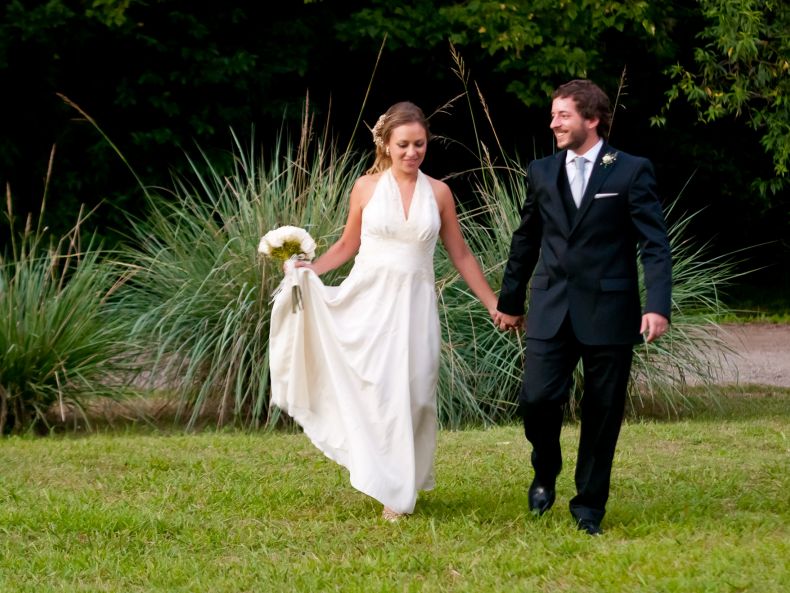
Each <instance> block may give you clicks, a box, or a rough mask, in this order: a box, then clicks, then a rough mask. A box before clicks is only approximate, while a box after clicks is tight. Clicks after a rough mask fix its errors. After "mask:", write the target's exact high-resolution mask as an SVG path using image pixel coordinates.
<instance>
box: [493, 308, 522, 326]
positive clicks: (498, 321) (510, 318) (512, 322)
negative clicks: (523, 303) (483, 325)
mask: <svg viewBox="0 0 790 593" xmlns="http://www.w3.org/2000/svg"><path fill="white" fill-rule="evenodd" d="M494 324H495V325H496V326H497V327H498V328H499V329H501V330H503V331H504V330H510V331H518V330H520V329H522V328H523V327H524V316H523V315H508V314H507V313H502V311H497V312H496V315H495V316H494Z"/></svg>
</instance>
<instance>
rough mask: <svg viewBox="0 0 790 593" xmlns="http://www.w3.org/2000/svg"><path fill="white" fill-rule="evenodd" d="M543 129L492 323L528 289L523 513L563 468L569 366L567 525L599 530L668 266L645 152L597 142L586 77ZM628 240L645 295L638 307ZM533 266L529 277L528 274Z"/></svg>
mask: <svg viewBox="0 0 790 593" xmlns="http://www.w3.org/2000/svg"><path fill="white" fill-rule="evenodd" d="M552 99H553V101H552V105H551V129H552V131H553V132H554V136H555V138H556V141H557V147H558V148H560V149H562V150H561V152H559V153H557V154H555V155H553V156H550V157H546V158H543V159H540V160H536V161H533V162H532V163H531V164H530V166H529V169H528V172H527V183H528V191H527V198H526V201H525V203H524V206H523V209H522V212H521V224H520V225H519V227H518V228H517V229H516V231H515V232H514V233H513V239H512V242H511V247H510V256H509V258H508V261H507V266H506V268H505V274H504V278H503V280H502V290H501V292H500V295H499V304H498V314H497V317H496V320H495V321H496V323H497V324H498V325H499V327H500V329H516V328H518V327H520V326H521V325H522V324H523V315H524V301H525V297H526V292H527V283H528V281H529V279H530V277H532V281H531V283H530V284H529V289H530V299H529V315H528V318H527V323H526V355H525V368H524V381H523V384H522V387H521V394H520V397H519V404H520V411H521V413H522V415H523V419H524V433H525V435H526V437H527V439H528V440H529V442H530V443H531V444H532V466H533V468H534V470H535V478H534V480H533V482H532V484H531V486H530V488H529V507H530V510H531V511H533V512H534V513H536V514H538V515H542V514H543V513H545V512H546V511H548V510H549V509H550V508H551V506H552V504H554V499H555V490H554V485H555V480H556V478H557V474H559V472H560V468H561V466H562V454H561V451H560V429H561V426H562V420H563V408H564V405H565V403H566V402H567V401H568V397H569V393H570V389H571V385H572V382H573V371H574V369H575V368H576V366H577V364H578V362H579V360H581V362H582V367H583V371H584V393H583V396H582V399H581V436H580V439H579V450H578V457H577V460H576V474H575V479H576V496H574V497H573V498H572V499H571V501H570V511H571V515H572V516H573V518H574V520H575V522H576V525H577V527H578V528H579V529H581V530H582V531H585V532H586V533H588V534H590V535H599V534H601V533H602V531H601V519H602V518H603V516H604V513H605V506H606V501H607V499H608V497H609V481H610V475H611V470H612V460H613V458H614V451H615V445H616V443H617V438H618V436H619V433H620V424H621V422H622V418H623V412H624V409H625V398H626V390H627V387H628V379H629V373H630V370H631V359H632V349H633V346H634V344H637V343H639V342H641V341H642V340H643V339H644V340H645V341H647V342H652V341H653V340H655V339H656V338H658V337H660V336H661V335H662V334H664V332H666V331H667V328H668V326H669V316H670V306H671V287H672V261H671V257H670V250H669V241H668V239H667V233H666V226H665V222H664V215H663V212H662V209H661V205H660V203H659V200H658V197H657V196H656V181H655V178H654V175H653V167H652V166H651V164H650V162H649V161H648V160H647V159H644V158H640V157H636V156H632V155H630V154H626V153H624V152H622V151H620V150H617V149H615V148H613V147H612V146H609V145H608V144H607V143H606V137H607V132H608V129H609V124H610V122H611V108H610V104H609V99H608V97H607V96H606V94H605V93H604V92H603V91H602V90H601V89H600V88H599V87H598V86H596V85H595V84H594V83H592V82H591V81H589V80H573V81H571V82H568V83H567V84H564V85H562V86H560V87H559V88H558V89H557V90H556V91H555V92H554V94H553V96H552ZM637 246H638V254H639V260H640V261H641V264H642V269H643V272H644V283H645V287H646V289H647V298H646V302H645V306H644V313H643V312H642V311H641V310H640V299H639V283H638V270H637ZM533 272H534V275H533Z"/></svg>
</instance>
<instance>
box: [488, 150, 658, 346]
mask: <svg viewBox="0 0 790 593" xmlns="http://www.w3.org/2000/svg"><path fill="white" fill-rule="evenodd" d="M565 157H566V151H564V150H563V151H562V152H559V153H557V154H555V155H553V156H550V157H546V158H543V159H540V160H536V161H533V162H532V163H530V166H529V169H528V171H527V184H528V189H527V198H526V201H525V203H524V206H523V208H522V212H521V224H520V225H519V227H518V229H517V230H516V231H515V233H514V234H513V239H512V242H511V247H510V256H509V258H508V262H507V266H506V268H505V274H504V278H503V280H502V290H501V292H500V296H499V305H498V308H499V310H500V311H502V312H503V313H508V314H511V315H521V314H523V313H524V302H525V299H526V291H527V283H528V281H529V278H530V276H532V274H533V271H534V276H532V282H531V284H530V301H529V314H528V318H527V337H530V338H537V339H544V340H545V339H549V338H552V337H553V336H555V335H556V334H557V331H558V330H559V328H560V325H561V324H562V322H563V320H564V319H565V316H566V315H570V320H571V323H572V326H573V329H574V332H575V334H576V336H577V338H578V339H579V340H580V341H581V342H582V343H585V344H590V345H609V344H627V343H637V342H639V341H641V339H642V338H641V336H640V334H639V328H640V325H641V316H642V311H641V307H640V299H639V285H638V269H637V246H638V247H639V253H640V259H641V263H642V267H643V271H644V281H645V287H646V289H647V298H646V303H645V312H653V313H660V314H661V315H663V316H664V317H666V318H667V319H669V317H670V309H671V288H672V259H671V255H670V248H669V240H668V238H667V232H666V224H665V221H664V214H663V212H662V209H661V204H660V203H659V200H658V197H657V195H656V182H655V176H654V174H653V167H652V165H651V164H650V161H648V160H647V159H644V158H640V157H635V156H632V155H629V154H626V153H624V152H622V151H619V150H616V149H614V148H612V147H611V146H609V145H607V144H606V143H604V145H603V147H602V148H601V151H600V153H599V154H598V159H597V161H596V162H595V163H594V165H593V170H592V172H591V175H590V180H589V182H588V184H587V188H586V189H585V192H584V196H583V197H582V202H581V205H580V207H579V209H578V212H576V213H575V218H572V219H571V217H569V216H568V214H567V213H566V207H565V205H564V204H563V192H564V189H565V188H567V184H568V182H567V174H566V172H565ZM611 157H614V160H611ZM604 160H606V161H611V162H609V164H604ZM570 208H572V209H573V210H574V211H575V207H573V206H570Z"/></svg>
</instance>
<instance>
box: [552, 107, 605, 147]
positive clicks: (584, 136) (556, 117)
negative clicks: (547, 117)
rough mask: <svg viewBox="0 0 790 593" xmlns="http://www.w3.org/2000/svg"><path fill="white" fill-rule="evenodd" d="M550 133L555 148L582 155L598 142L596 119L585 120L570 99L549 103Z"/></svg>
mask: <svg viewBox="0 0 790 593" xmlns="http://www.w3.org/2000/svg"><path fill="white" fill-rule="evenodd" d="M550 127H551V131H552V132H554V137H555V138H556V139H557V147H558V148H561V149H565V148H568V149H570V150H573V151H574V152H576V153H577V154H584V153H585V152H587V150H589V149H590V148H592V147H593V145H594V144H595V143H596V142H598V134H597V132H596V128H597V127H598V119H597V118H596V119H585V118H583V117H582V115H581V114H580V113H579V111H578V110H577V108H576V102H575V101H574V100H573V99H572V98H571V97H557V98H556V99H554V101H552V103H551V124H550Z"/></svg>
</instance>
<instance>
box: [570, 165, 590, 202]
mask: <svg viewBox="0 0 790 593" xmlns="http://www.w3.org/2000/svg"><path fill="white" fill-rule="evenodd" d="M585 160H586V159H585V158H584V157H583V156H577V157H576V158H574V159H573V163H574V164H575V165H576V175H575V176H574V178H573V184H572V185H571V194H572V195H573V201H574V202H576V207H577V208H578V207H579V205H580V204H581V203H582V196H583V195H584V163H585Z"/></svg>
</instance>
